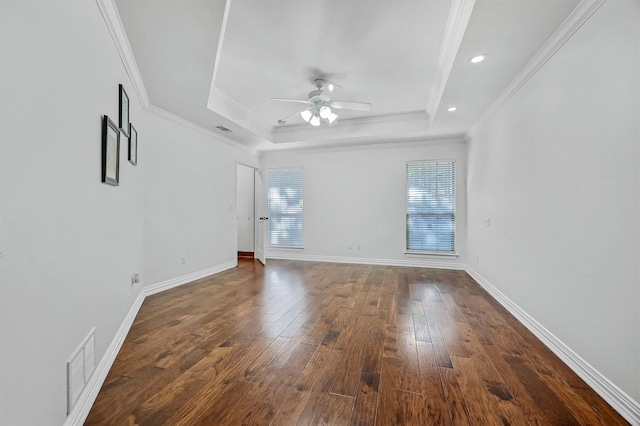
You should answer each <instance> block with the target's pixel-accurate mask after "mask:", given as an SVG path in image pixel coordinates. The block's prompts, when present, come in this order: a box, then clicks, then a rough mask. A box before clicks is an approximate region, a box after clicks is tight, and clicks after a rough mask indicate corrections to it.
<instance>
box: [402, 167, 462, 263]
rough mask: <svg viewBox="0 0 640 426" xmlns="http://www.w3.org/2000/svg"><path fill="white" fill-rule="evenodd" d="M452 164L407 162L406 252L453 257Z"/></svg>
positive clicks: (453, 168)
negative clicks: (430, 253)
mask: <svg viewBox="0 0 640 426" xmlns="http://www.w3.org/2000/svg"><path fill="white" fill-rule="evenodd" d="M455 170H456V167H455V161H419V162H410V163H407V228H406V249H407V252H425V253H429V252H433V253H438V254H454V253H455V241H456V188H455V187H456V185H455V181H456V173H455Z"/></svg>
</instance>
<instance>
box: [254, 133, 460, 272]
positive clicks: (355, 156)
mask: <svg viewBox="0 0 640 426" xmlns="http://www.w3.org/2000/svg"><path fill="white" fill-rule="evenodd" d="M442 159H448V160H456V171H457V176H456V178H457V185H458V186H457V212H456V214H457V216H458V217H459V218H464V217H465V216H466V206H465V193H466V186H465V182H466V172H465V170H466V146H465V143H464V142H463V141H461V140H459V139H456V140H444V141H429V142H421V143H411V144H403V145H379V146H368V147H353V148H347V147H345V148H334V149H326V150H306V151H297V152H267V153H265V154H264V156H263V164H262V166H263V168H265V169H268V168H279V167H300V166H302V167H303V168H304V173H303V176H304V213H303V245H304V249H301V250H282V249H274V248H270V249H268V250H267V257H292V258H307V259H313V258H315V259H319V260H336V261H340V260H348V261H354V262H365V263H368V262H371V263H389V264H422V265H426V264H427V263H430V264H432V265H436V264H437V265H449V266H452V267H455V266H454V264H458V265H460V264H462V263H464V262H465V243H464V242H465V238H466V224H465V221H464V219H462V220H460V221H458V223H457V238H456V239H457V251H458V254H459V256H458V257H453V258H452V257H444V256H423V255H407V254H405V253H404V252H405V232H406V162H407V161H413V160H442ZM349 244H351V245H352V248H351V249H350V248H349ZM358 244H360V247H361V248H360V249H358Z"/></svg>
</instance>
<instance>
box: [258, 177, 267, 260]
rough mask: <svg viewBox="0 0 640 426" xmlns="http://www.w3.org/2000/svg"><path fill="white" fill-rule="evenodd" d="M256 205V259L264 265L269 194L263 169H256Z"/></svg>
mask: <svg viewBox="0 0 640 426" xmlns="http://www.w3.org/2000/svg"><path fill="white" fill-rule="evenodd" d="M255 194H256V195H255V197H256V198H255V206H256V215H255V218H256V226H255V230H256V238H255V241H256V248H255V254H256V259H258V260H259V261H260V262H262V264H263V265H266V264H267V258H266V256H265V250H264V246H265V241H266V237H267V225H268V223H267V221H268V220H269V217H267V194H266V188H265V186H264V176H263V174H262V171H261V170H257V169H256V170H255Z"/></svg>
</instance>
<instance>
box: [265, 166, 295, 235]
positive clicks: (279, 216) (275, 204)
mask: <svg viewBox="0 0 640 426" xmlns="http://www.w3.org/2000/svg"><path fill="white" fill-rule="evenodd" d="M302 201H303V200H302V169H271V170H269V171H268V173H267V209H268V212H269V216H268V217H269V220H268V221H267V223H268V228H267V244H268V245H270V246H274V247H302V205H303V202H302Z"/></svg>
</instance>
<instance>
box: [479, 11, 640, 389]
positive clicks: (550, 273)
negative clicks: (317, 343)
mask: <svg viewBox="0 0 640 426" xmlns="http://www.w3.org/2000/svg"><path fill="white" fill-rule="evenodd" d="M638 28H639V27H638V2H637V1H635V0H610V1H608V2H606V3H605V4H604V5H603V6H602V7H601V8H600V9H599V10H598V11H597V12H596V13H595V14H594V15H593V16H592V17H591V18H590V20H589V21H588V22H586V24H584V25H583V27H581V28H580V29H579V30H578V32H577V33H575V34H574V36H573V37H572V38H571V39H570V40H569V41H568V42H567V43H566V44H565V45H564V46H563V47H562V48H561V49H560V50H559V51H558V52H557V53H556V54H555V55H554V56H553V57H552V58H551V60H549V61H548V62H547V63H546V64H545V65H544V66H543V67H542V69H541V70H539V71H538V72H537V74H536V75H535V76H534V77H533V78H532V79H531V80H529V81H528V82H527V83H526V85H525V86H524V87H523V88H522V89H521V90H520V91H519V92H518V93H517V94H516V95H515V96H514V97H513V98H512V99H511V100H510V101H509V103H508V104H507V105H506V106H505V107H504V108H503V109H502V110H501V111H500V112H499V113H498V114H497V115H496V116H495V117H494V118H493V120H491V121H490V122H489V123H487V124H485V125H483V126H481V127H480V128H479V130H478V132H477V134H476V135H474V137H473V138H472V139H471V141H470V145H469V171H468V209H469V215H468V254H469V258H470V260H471V261H470V264H471V265H472V267H473V268H474V269H475V270H476V271H477V272H479V273H480V275H482V276H483V277H484V278H485V279H486V280H487V281H488V282H489V283H491V284H492V285H493V286H495V287H497V288H498V289H499V290H500V291H501V292H502V293H504V294H505V295H506V296H507V297H509V298H510V299H511V300H512V301H514V302H515V303H516V304H517V305H519V306H520V307H521V308H522V309H523V310H524V311H526V312H527V313H528V314H529V315H530V316H531V317H533V318H534V319H535V320H537V321H538V322H539V323H541V324H542V325H543V326H544V327H546V328H547V329H548V330H549V331H550V332H551V333H553V334H554V335H555V336H557V337H558V338H559V339H560V340H561V341H562V342H564V343H565V344H566V345H568V346H569V347H570V348H571V349H573V351H575V352H576V353H577V354H578V355H580V356H581V357H582V358H584V360H586V361H587V362H588V363H589V364H591V365H592V366H593V367H595V368H596V369H597V370H598V371H600V372H601V373H602V374H604V375H605V376H606V377H607V378H608V379H609V380H611V381H613V383H615V384H616V385H617V386H619V387H620V388H621V389H622V390H623V391H625V392H626V393H627V394H628V395H629V396H631V397H632V398H634V399H635V400H636V401H640V379H639V378H640V314H639V312H640V291H639V287H640V280H639V273H638V258H639V247H638V243H639V241H640V240H639V223H638V222H639V218H640V214H639V213H640V211H639V185H638V178H639V174H638V154H639V150H638V140H639V133H638V116H639V111H640V110H639V105H638V104H639V93H638V76H639V75H640V74H639V67H638V52H639V45H638V39H639V37H638V35H639V34H638ZM485 218H490V219H491V226H490V227H484V226H483V221H484V219H485ZM476 255H477V256H479V262H476Z"/></svg>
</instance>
